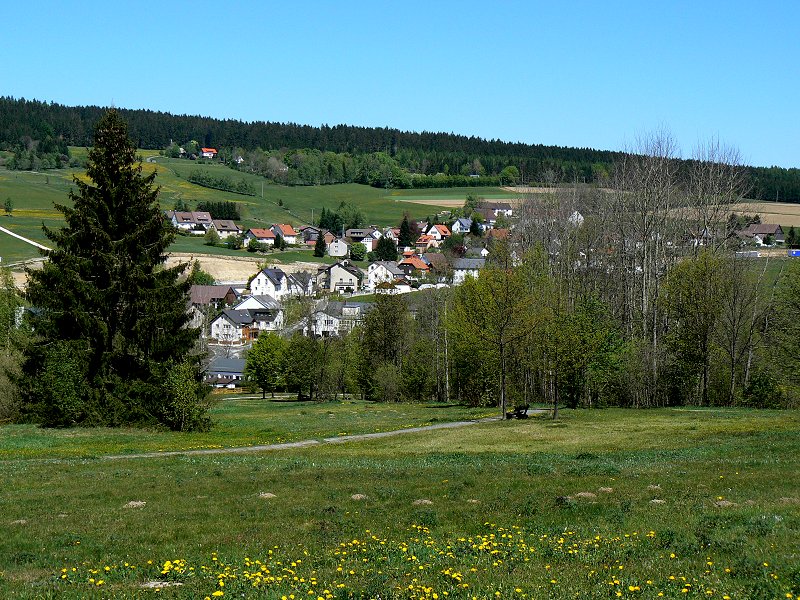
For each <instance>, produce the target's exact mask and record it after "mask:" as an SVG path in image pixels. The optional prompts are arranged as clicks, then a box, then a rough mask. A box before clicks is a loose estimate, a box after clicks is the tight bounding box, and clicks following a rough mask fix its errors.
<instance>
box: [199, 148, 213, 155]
mask: <svg viewBox="0 0 800 600" xmlns="http://www.w3.org/2000/svg"><path fill="white" fill-rule="evenodd" d="M200 151H201V152H213V153H214V154H216V153H217V149H216V148H200Z"/></svg>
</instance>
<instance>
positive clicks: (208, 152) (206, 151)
mask: <svg viewBox="0 0 800 600" xmlns="http://www.w3.org/2000/svg"><path fill="white" fill-rule="evenodd" d="M216 157H217V149H216V148H200V158H216Z"/></svg>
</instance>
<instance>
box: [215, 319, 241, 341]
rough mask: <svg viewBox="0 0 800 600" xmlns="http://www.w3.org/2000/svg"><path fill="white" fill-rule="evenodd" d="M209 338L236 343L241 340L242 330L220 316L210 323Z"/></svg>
mask: <svg viewBox="0 0 800 600" xmlns="http://www.w3.org/2000/svg"><path fill="white" fill-rule="evenodd" d="M211 337H212V338H213V339H215V340H218V341H220V342H226V343H238V342H240V341H241V339H242V328H241V327H239V326H238V325H236V324H234V323H231V322H230V321H229V320H228V318H227V317H226V316H225V315H220V316H218V317H217V318H216V319H214V320H213V321H212V322H211Z"/></svg>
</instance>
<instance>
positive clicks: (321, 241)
mask: <svg viewBox="0 0 800 600" xmlns="http://www.w3.org/2000/svg"><path fill="white" fill-rule="evenodd" d="M327 251H328V244H326V243H325V236H324V235H323V234H322V232H321V231H320V232H319V235H318V236H317V241H316V242H315V243H314V256H316V257H322V256H325V253H326V252H327Z"/></svg>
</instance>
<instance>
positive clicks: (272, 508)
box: [0, 399, 800, 600]
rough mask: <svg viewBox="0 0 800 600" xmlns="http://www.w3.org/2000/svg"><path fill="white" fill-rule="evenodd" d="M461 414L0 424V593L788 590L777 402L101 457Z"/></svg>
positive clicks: (798, 585)
mask: <svg viewBox="0 0 800 600" xmlns="http://www.w3.org/2000/svg"><path fill="white" fill-rule="evenodd" d="M464 411H465V409H461V408H458V407H445V406H439V407H435V406H433V405H420V406H415V405H392V404H377V405H375V404H364V403H361V402H349V401H348V402H345V403H284V402H281V403H273V402H263V401H260V400H246V399H243V400H227V401H225V402H224V403H223V404H221V405H219V406H218V407H217V408H216V409H215V410H214V417H215V419H216V420H217V421H218V423H219V425H218V426H219V428H220V429H219V432H218V433H217V434H198V435H187V434H177V433H167V432H149V431H137V430H121V431H116V430H100V431H93V430H85V429H81V430H57V431H43V430H38V429H35V428H32V427H30V426H25V425H6V426H3V427H0V449H2V460H0V476H2V480H3V482H4V487H3V490H4V491H3V494H1V495H0V514H1V515H2V519H0V596H2V597H6V598H10V597H14V598H49V597H58V598H153V597H165V598H231V597H236V598H239V597H246V598H269V599H277V598H287V599H289V598H294V599H295V600H300V598H312V599H314V600H318V599H319V598H323V599H325V600H328V599H344V598H409V599H411V598H414V599H417V598H426V599H436V600H444V599H445V598H458V599H472V598H480V599H481V600H483V599H488V598H495V599H496V598H503V599H506V598H508V599H522V598H531V599H532V598H553V599H561V598H576V597H583V598H618V597H621V598H660V597H664V598H717V599H722V600H724V599H725V598H729V599H730V598H747V599H750V598H794V597H796V596H797V594H798V593H800V484H798V481H797V470H798V467H799V466H800V465H798V448H800V416H799V415H798V414H797V413H796V412H791V411H753V410H742V409H689V408H686V409H660V410H649V411H635V410H623V409H614V410H581V411H572V410H565V411H563V412H562V416H561V418H560V419H559V420H558V421H555V422H553V421H551V420H549V419H548V418H531V419H528V420H525V421H511V422H498V421H493V422H486V423H482V424H477V425H470V426H467V427H462V428H457V429H439V430H436V431H425V432H419V433H411V434H405V435H402V436H397V437H388V438H381V439H372V440H368V441H358V442H348V443H344V444H330V443H328V444H319V445H316V446H312V447H306V448H295V449H286V450H275V451H267V452H261V453H245V454H216V455H189V454H186V455H181V456H170V457H167V456H161V457H155V458H140V459H134V458H126V459H108V458H105V459H104V458H100V457H98V454H101V453H108V452H116V451H119V452H133V451H136V450H137V449H152V448H153V447H155V446H159V445H160V446H161V447H163V448H164V449H169V448H175V447H180V448H191V447H193V446H199V447H207V446H208V445H209V444H220V445H227V443H231V442H234V441H235V442H236V443H243V442H244V443H260V442H264V441H267V440H278V439H286V440H290V439H297V438H298V436H299V437H305V436H308V437H311V438H314V439H320V438H322V437H337V436H341V435H342V434H344V433H352V432H357V431H370V430H372V429H373V428H375V429H384V428H386V427H394V426H398V425H399V426H400V427H407V426H410V425H414V424H421V423H425V422H434V423H436V422H444V421H448V420H453V419H456V418H463V417H464V416H465V415H466V414H468V413H465V412H464ZM471 414H473V415H479V414H480V411H477V412H473V413H471ZM209 435H210V436H212V437H211V438H209V437H206V436H209ZM215 435H217V436H220V437H218V438H216V439H214V438H213V436H215ZM220 439H222V440H223V441H220ZM36 457H41V458H36ZM145 586H149V587H145ZM156 589H158V590H160V591H156Z"/></svg>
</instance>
